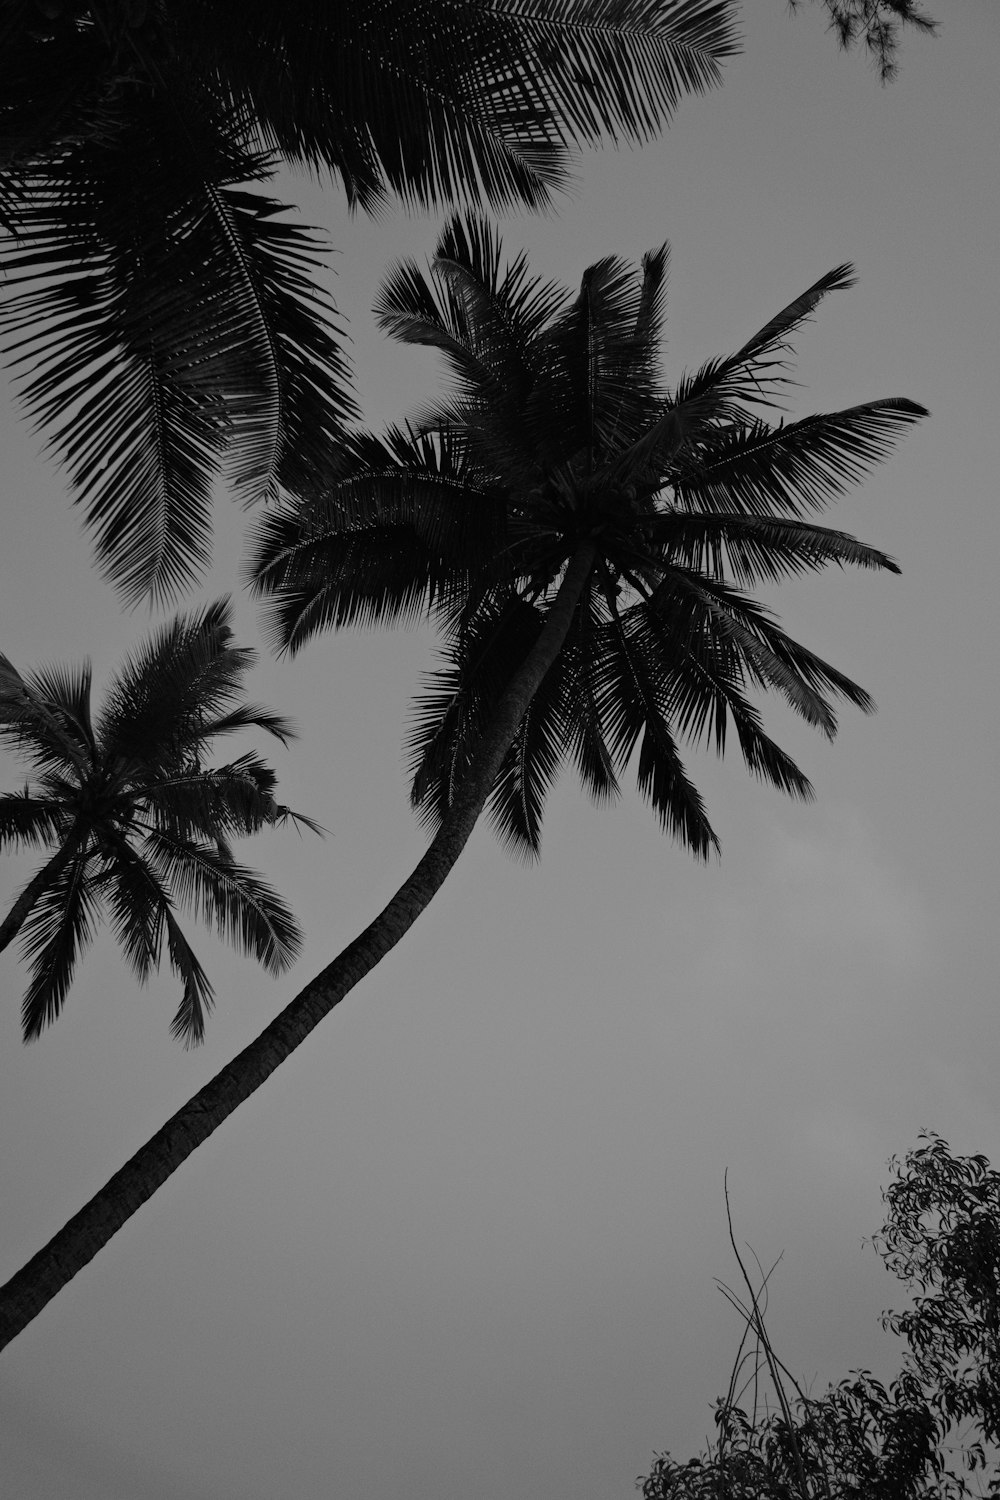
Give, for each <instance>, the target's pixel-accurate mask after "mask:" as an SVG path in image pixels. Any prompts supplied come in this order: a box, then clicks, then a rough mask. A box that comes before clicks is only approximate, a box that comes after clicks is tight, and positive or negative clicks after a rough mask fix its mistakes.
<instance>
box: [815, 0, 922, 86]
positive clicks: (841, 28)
mask: <svg viewBox="0 0 1000 1500" xmlns="http://www.w3.org/2000/svg"><path fill="white" fill-rule="evenodd" d="M788 3H789V5H790V7H791V9H792V10H797V9H798V7H799V6H800V5H801V3H802V0H788ZM822 4H823V7H824V9H825V10H826V13H827V15H828V16H829V17H830V28H831V30H832V31H834V32H836V34H837V37H838V38H839V40H840V45H841V46H842V47H843V48H844V49H845V50H846V49H847V48H849V47H853V46H854V45H855V44H856V43H858V42H860V43H862V44H863V45H864V47H865V49H866V51H867V52H868V53H869V55H870V56H871V57H872V59H873V61H874V63H875V66H876V67H877V68H878V71H879V76H880V77H881V79H882V82H883V83H888V82H889V80H890V79H891V78H894V77H895V76H896V72H897V68H898V64H897V62H896V56H897V53H898V51H899V36H900V32H901V31H902V30H903V28H904V27H905V26H913V27H915V28H916V30H917V31H922V32H924V33H925V34H926V35H928V36H933V34H934V33H935V32H936V31H937V22H936V21H934V20H932V19H931V17H930V16H929V15H927V14H926V12H924V11H923V10H921V9H920V7H919V6H918V5H917V3H916V0H822Z"/></svg>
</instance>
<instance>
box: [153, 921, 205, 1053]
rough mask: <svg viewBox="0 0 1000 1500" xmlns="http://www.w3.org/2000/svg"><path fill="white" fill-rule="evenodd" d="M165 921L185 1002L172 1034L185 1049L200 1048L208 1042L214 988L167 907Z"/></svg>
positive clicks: (171, 1024) (172, 961)
mask: <svg viewBox="0 0 1000 1500" xmlns="http://www.w3.org/2000/svg"><path fill="white" fill-rule="evenodd" d="M163 920H164V925H165V926H166V929H167V951H168V952H169V954H170V967H171V968H172V969H173V971H174V973H175V974H177V975H179V977H180V978H181V980H182V981H183V984H184V993H183V995H182V996H181V1003H180V1005H179V1006H178V1007H177V1010H176V1012H175V1014H174V1018H173V1020H172V1021H171V1023H170V1031H171V1035H173V1036H175V1037H176V1038H177V1040H178V1041H180V1042H183V1043H184V1045H185V1046H188V1047H191V1046H198V1045H199V1043H201V1042H203V1041H204V1040H205V1017H206V1016H207V1015H208V1012H209V1011H210V1010H211V1009H212V1006H213V1004H214V995H213V990H212V986H211V984H210V983H209V980H208V975H207V974H206V973H205V971H204V969H203V968H202V966H201V964H200V963H199V962H198V960H197V958H196V957H195V955H194V951H193V949H192V948H191V945H190V943H189V942H188V940H187V938H186V937H185V936H184V934H183V932H182V931H181V929H180V926H179V925H178V922H177V919H176V917H175V916H174V914H173V912H172V911H171V910H170V908H169V906H168V907H165V908H164V912H163Z"/></svg>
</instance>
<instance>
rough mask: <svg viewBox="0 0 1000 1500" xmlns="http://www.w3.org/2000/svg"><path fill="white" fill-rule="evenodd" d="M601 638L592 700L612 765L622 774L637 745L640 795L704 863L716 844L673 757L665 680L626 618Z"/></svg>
mask: <svg viewBox="0 0 1000 1500" xmlns="http://www.w3.org/2000/svg"><path fill="white" fill-rule="evenodd" d="M601 635H602V639H601V647H602V649H601V653H600V657H599V659H598V661H597V662H596V663H595V697H596V702H597V707H598V713H599V715H600V720H601V724H602V726H603V730H604V735H605V737H606V739H607V742H608V745H609V747H610V750H611V754H612V756H613V757H614V761H615V763H616V765H617V766H618V767H619V768H621V769H624V767H625V766H626V765H628V763H629V761H630V760H631V758H632V754H633V751H634V750H635V747H636V745H637V744H638V745H639V760H638V766H637V772H636V775H637V781H638V785H639V790H640V792H642V794H643V795H644V796H645V797H646V798H647V799H648V800H649V801H650V803H651V804H652V806H653V809H654V811H655V812H656V813H658V815H659V818H660V822H661V824H662V825H663V827H664V828H665V829H666V830H667V831H668V832H669V833H671V834H672V835H673V836H674V837H675V838H677V839H678V840H679V841H680V842H681V843H682V844H684V845H686V846H687V847H688V848H689V849H690V850H691V852H692V854H694V855H696V856H697V857H698V858H701V859H707V858H708V855H709V854H710V852H711V851H712V850H713V849H715V850H717V849H718V847H719V843H718V839H717V838H716V836H715V832H714V830H713V828H712V825H711V824H710V822H709V821H708V815H707V813H706V812H705V807H704V803H703V802H702V799H701V796H700V794H699V793H698V791H697V789H696V788H695V787H694V785H693V784H692V782H691V781H690V779H689V778H688V775H687V773H686V771H685V769H684V766H683V764H682V762H681V759H680V756H679V755H678V752H677V746H676V743H675V741H674V736H673V733H672V731H671V728H670V717H669V716H670V709H671V702H670V694H669V687H670V683H669V680H668V679H664V677H663V674H662V672H660V671H658V670H656V668H655V664H654V663H653V662H651V661H650V659H649V656H648V653H646V652H645V651H644V650H643V649H642V642H641V640H638V639H637V638H636V635H635V632H634V625H633V621H632V619H631V618H630V617H629V616H628V615H626V616H625V617H622V616H620V615H618V614H615V615H614V616H613V617H612V619H611V621H610V622H609V623H608V625H607V626H606V627H605V628H604V630H603V631H602V633H601ZM651 668H652V670H651ZM640 736H641V741H640Z"/></svg>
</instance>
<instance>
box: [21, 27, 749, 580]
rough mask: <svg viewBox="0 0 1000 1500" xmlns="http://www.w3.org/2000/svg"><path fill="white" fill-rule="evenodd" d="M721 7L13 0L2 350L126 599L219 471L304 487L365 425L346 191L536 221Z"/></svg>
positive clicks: (644, 118)
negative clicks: (294, 196) (325, 261)
mask: <svg viewBox="0 0 1000 1500" xmlns="http://www.w3.org/2000/svg"><path fill="white" fill-rule="evenodd" d="M731 10H732V6H731V0H380V3H379V4H378V5H373V4H372V3H371V0H338V3H337V4H330V3H329V0H286V3H284V4H281V5H274V4H273V3H263V0H239V3H237V0H211V3H206V0H127V3H124V4H122V3H120V0H114V3H112V0H46V3H45V4H44V5H43V4H38V3H36V0H6V3H5V4H4V5H3V6H2V7H0V49H2V53H3V57H4V97H3V100H2V101H0V230H3V231H5V232H6V234H5V242H4V243H3V244H0V265H2V267H3V269H4V272H5V283H6V284H5V287H4V292H3V297H2V300H0V336H2V337H3V339H4V341H5V343H6V347H7V351H8V355H9V360H10V363H11V364H12V365H13V368H14V370H15V373H16V374H17V375H18V376H19V377H20V383H21V389H22V395H23V398H24V401H25V403H26V405H27V409H28V411H29V412H30V413H31V415H32V417H33V419H34V420H35V422H36V423H37V425H38V426H39V427H40V428H42V429H43V430H44V431H45V432H46V433H47V434H48V439H49V442H50V445H51V446H52V447H53V448H54V449H55V450H56V451H57V452H58V453H59V454H60V455H61V456H62V458H63V459H64V460H65V461H66V463H67V465H68V467H69V471H70V474H71V477H72V480H73V483H74V486H75V488H76V491H77V498H78V499H80V500H82V501H83V502H84V503H85V505H86V507H87V511H86V514H87V522H88V524H89V526H90V527H91V528H92V529H93V531H94V533H95V537H96V545H97V556H98V559H99V561H100V564H101V566H102V567H103V569H104V571H105V572H106V574H107V575H108V576H109V577H110V578H111V579H112V580H113V581H114V582H115V583H116V584H117V585H118V586H119V587H120V589H121V590H122V593H123V594H124V596H125V597H126V599H129V600H136V599H139V598H141V597H143V596H146V595H150V596H152V597H154V598H167V597H169V596H171V595H172V594H174V593H176V591H177V590H178V589H180V588H181V587H183V586H185V585H186V584H188V583H189V582H190V581H191V580H192V578H194V577H195V576H197V574H198V573H199V571H200V570H201V569H202V568H203V567H204V565H205V563H206V562H207V559H208V552H209V540H210V506H209V500H210V495H211V490H212V485H213V481H214V479H215V477H216V475H217V474H218V472H219V469H220V466H222V467H224V468H225V471H226V474H227V477H228V479H229V481H230V483H231V485H232V487H233V490H234V492H235V493H236V495H237V496H238V497H239V498H241V499H243V500H245V501H248V502H252V501H254V500H257V499H261V498H273V497H274V495H275V494H276V493H277V492H278V491H279V489H287V490H290V491H292V492H295V491H297V489H298V488H299V487H300V483H301V479H302V476H303V473H304V472H306V471H307V470H308V469H309V468H310V467H313V466H314V465H315V463H316V462H317V461H319V459H320V458H321V456H322V455H323V453H324V452H325V451H326V450H327V449H328V448H329V446H330V445H331V443H333V442H335V441H336V439H337V437H338V435H339V434H340V432H341V430H342V428H343V424H344V422H345V421H346V420H347V419H348V418H350V417H351V416H353V415H355V410H354V405H353V401H352V398H351V396H350V394H349V389H348V369H347V364H346V361H345V357H344V354H343V350H342V347H341V330H340V328H339V325H338V323H337V320H336V316H335V313H334V309H333V307H332V304H331V302H330V300H329V298H328V297H327V295H326V294H325V293H324V292H323V291H322V290H321V289H320V287H319V286H318V285H317V284H316V281H315V279H314V277H315V271H316V269H317V267H318V266H319V264H320V263H321V259H322V252H323V246H322V243H321V241H320V239H319V238H318V237H317V236H316V235H315V234H314V233H313V232H312V231H311V230H309V229H307V228H305V227H304V226H302V225H301V224H298V223H295V222H293V221H290V220H289V219H288V218H287V217H286V216H285V214H284V205H282V204H280V203H278V202H277V201H275V200H274V199H272V198H270V197H267V196H265V195H264V193H262V192H261V191H260V185H261V184H263V183H265V182H266V181H267V180H268V179H269V178H270V177H271V176H272V175H273V173H274V170H275V167H276V165H277V163H279V162H280V161H282V160H284V161H286V162H289V163H292V164H297V165H301V166H305V167H308V168H311V169H314V170H322V171H326V172H329V173H331V174H333V175H334V176H335V177H336V178H337V179H338V180H339V181H340V182H341V183H342V185H343V187H344V189H345V190H346V193H347V196H348V199H349V201H350V203H351V204H352V205H354V206H357V207H360V208H362V209H365V210H373V209H376V208H377V207H378V206H379V205H380V204H381V203H382V202H383V201H384V199H385V198H386V195H387V194H389V193H397V194H400V195H402V196H403V197H404V198H405V199H409V200H412V201H414V202H417V203H421V204H432V203H438V202H446V201H455V200H461V199H468V198H472V197H479V196H485V198H486V199H487V200H488V201H489V202H490V203H491V204H493V205H495V206H501V205H504V204H511V203H523V204H526V205H528V206H531V207H538V206H540V205H542V204H544V203H546V202H547V201H548V200H549V198H550V195H551V194H552V192H553V191H555V190H557V189H559V188H561V187H562V186H563V185H564V183H565V181H566V178H567V147H568V146H569V145H570V144H573V143H583V142H588V141H594V140H596V139H597V138H599V137H611V138H621V139H631V140H642V139H645V138H648V137H649V136H650V135H652V134H654V133H655V132H656V131H658V130H660V129H661V128H662V126H663V125H664V124H665V122H666V120H667V119H668V117H669V115H670V113H671V111H672V110H673V108H674V107H675V106H676V104H677V102H678V100H679V98H680V97H681V95H682V94H683V93H685V92H686V91H690V90H699V89H704V88H706V87H708V86H709V85H710V84H713V83H715V82H716V81H717V80H718V78H719V70H720V62H721V61H722V60H723V59H724V58H726V57H727V56H729V55H730V54H731V53H732V52H734V50H735V42H734V32H733V26H732V19H731Z"/></svg>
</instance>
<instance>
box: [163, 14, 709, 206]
mask: <svg viewBox="0 0 1000 1500" xmlns="http://www.w3.org/2000/svg"><path fill="white" fill-rule="evenodd" d="M183 24H184V26H185V28H187V27H190V28H191V31H190V35H191V37H192V39H193V41H194V44H195V46H196V47H197V48H198V50H199V51H204V53H205V54H206V56H211V55H212V50H213V49H214V52H215V55H216V56H217V58H218V63H217V70H218V75H219V78H220V83H222V85H223V87H225V86H228V87H229V88H231V89H232V91H233V97H243V98H247V99H248V100H249V101H250V102H251V106H252V109H253V111H254V114H255V116H256V117H257V119H259V121H260V122H261V125H262V127H263V131H264V135H265V139H266V140H268V142H269V143H270V144H271V145H273V146H274V147H275V148H276V149H277V150H279V151H281V152H282V154H284V155H286V156H288V157H289V158H291V159H293V160H300V161H304V162H306V163H308V164H309V165H310V166H312V167H314V168H315V167H320V166H325V167H328V168H331V169H332V170H333V171H335V172H337V173H338V174H339V175H340V176H341V178H342V179H343V181H344V184H345V187H346V188H347V190H348V193H349V195H350V196H351V197H352V199H353V201H355V202H356V203H358V204H359V205H360V206H361V207H364V208H372V207H376V206H377V205H378V203H379V202H380V200H381V199H382V198H383V197H384V195H385V194H386V192H387V191H391V192H394V193H398V194H400V195H402V196H403V197H404V198H408V199H410V200H411V201H414V202H418V203H420V204H422V205H431V204H441V203H445V202H454V201H456V200H462V199H468V198H471V197H473V196H475V197H479V198H482V199H485V200H486V201H487V202H488V203H490V204H491V206H493V207H494V208H498V207H501V206H503V205H509V204H512V203H514V202H522V203H525V204H527V205H528V206H532V207H539V206H541V204H543V203H544V202H545V201H546V199H547V197H548V195H549V193H550V191H551V190H552V189H553V188H554V187H557V186H558V185H559V184H560V183H561V182H562V181H563V179H564V176H565V171H566V159H565V151H564V148H565V146H566V144H567V143H569V142H577V143H581V144H582V143H583V142H586V141H595V140H597V139H598V138H599V137H602V136H604V137H610V138H612V139H620V138H624V139H630V140H641V139H646V138H648V137H649V136H651V135H653V134H655V133H656V132H657V131H659V130H660V129H661V128H662V127H663V125H665V124H666V122H667V120H668V118H669V116H670V115H671V114H672V112H673V111H674V109H675V108H676V106H677V104H678V102H679V100H680V98H681V96H682V95H683V94H684V93H686V92H698V91H702V90H704V89H706V88H708V87H710V86H711V85H713V84H715V83H717V82H718V81H719V77H720V68H719V64H720V62H722V61H723V60H724V59H725V58H726V57H728V56H730V55H732V54H733V53H734V52H735V50H736V45H735V35H734V29H733V25H732V19H731V7H730V6H729V5H727V4H725V3H719V0H433V3H432V0H383V3H382V4H381V5H380V6H379V8H378V12H377V15H376V14H373V12H372V10H371V7H370V5H368V4H366V3H365V0H339V3H338V4H337V5H336V6H330V5H328V4H326V3H324V0H300V3H299V4H298V5H296V6H295V7H294V8H291V7H287V6H286V7H274V6H272V5H267V4H266V3H264V0H252V3H249V4H237V3H236V0H223V3H221V4H218V5H214V6H213V7H212V8H211V12H210V13H208V14H206V9H205V7H204V6H199V5H195V4H194V3H193V0H188V3H187V4H186V5H185V6H184V22H183Z"/></svg>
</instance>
